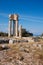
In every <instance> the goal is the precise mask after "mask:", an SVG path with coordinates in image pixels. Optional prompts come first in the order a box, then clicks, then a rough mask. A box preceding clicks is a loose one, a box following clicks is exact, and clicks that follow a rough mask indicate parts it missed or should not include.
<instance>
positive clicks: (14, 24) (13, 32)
mask: <svg viewBox="0 0 43 65" xmlns="http://www.w3.org/2000/svg"><path fill="white" fill-rule="evenodd" d="M13 35H14V36H15V21H14V20H13Z"/></svg>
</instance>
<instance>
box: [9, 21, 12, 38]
mask: <svg viewBox="0 0 43 65" xmlns="http://www.w3.org/2000/svg"><path fill="white" fill-rule="evenodd" d="M11 25H12V23H11V21H9V28H8V29H9V32H8V36H9V37H10V36H11Z"/></svg>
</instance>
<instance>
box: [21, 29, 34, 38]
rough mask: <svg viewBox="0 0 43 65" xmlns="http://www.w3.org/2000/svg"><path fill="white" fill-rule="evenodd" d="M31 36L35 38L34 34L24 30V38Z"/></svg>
mask: <svg viewBox="0 0 43 65" xmlns="http://www.w3.org/2000/svg"><path fill="white" fill-rule="evenodd" d="M29 36H33V33H30V32H28V31H26V29H22V37H29Z"/></svg>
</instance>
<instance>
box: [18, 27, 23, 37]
mask: <svg viewBox="0 0 43 65" xmlns="http://www.w3.org/2000/svg"><path fill="white" fill-rule="evenodd" d="M19 37H20V38H21V37H22V26H20V27H19Z"/></svg>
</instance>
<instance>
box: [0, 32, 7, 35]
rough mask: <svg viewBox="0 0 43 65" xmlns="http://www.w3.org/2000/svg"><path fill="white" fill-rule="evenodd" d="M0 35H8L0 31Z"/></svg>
mask: <svg viewBox="0 0 43 65" xmlns="http://www.w3.org/2000/svg"><path fill="white" fill-rule="evenodd" d="M0 36H8V33H5V32H0Z"/></svg>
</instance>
